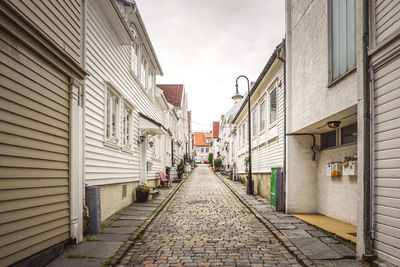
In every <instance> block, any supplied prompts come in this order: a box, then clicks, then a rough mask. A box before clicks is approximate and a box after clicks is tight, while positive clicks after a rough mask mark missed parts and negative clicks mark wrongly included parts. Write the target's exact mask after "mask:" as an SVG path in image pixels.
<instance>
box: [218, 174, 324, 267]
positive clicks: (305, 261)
mask: <svg viewBox="0 0 400 267" xmlns="http://www.w3.org/2000/svg"><path fill="white" fill-rule="evenodd" d="M214 174H215V175H216V176H217V177H218V178H219V179H220V180H221V181H222V182H223V183H224V184H225V185H226V186H227V187H228V188H229V190H231V191H232V193H233V194H234V195H235V196H236V197H237V198H238V199H239V200H240V202H242V203H243V204H244V205H245V206H246V207H247V208H248V209H249V210H250V211H251V212H252V213H253V214H254V215H255V216H256V218H257V219H258V220H259V221H261V222H262V223H263V224H264V225H265V226H266V227H267V229H268V230H269V231H270V232H271V233H272V234H273V235H274V237H275V238H276V239H277V240H278V241H279V242H280V243H281V244H282V245H283V246H284V247H285V248H286V250H287V251H288V252H289V253H290V254H292V255H293V256H294V257H295V258H296V260H297V262H298V263H300V264H301V265H303V266H316V265H315V264H314V263H313V262H312V260H310V259H309V258H308V257H307V256H306V255H304V254H303V253H302V252H301V251H300V250H299V249H298V248H297V247H296V246H295V245H294V244H293V243H292V242H291V241H290V240H289V239H288V238H287V237H286V236H285V235H284V234H283V233H281V232H280V231H279V230H278V229H277V228H276V227H275V226H274V225H273V224H272V223H271V222H270V221H268V220H267V219H265V218H264V217H263V216H262V215H261V214H260V213H259V212H258V211H257V210H256V209H255V208H253V207H252V206H251V205H250V204H248V203H247V201H246V200H245V199H244V198H242V196H240V195H239V194H238V193H237V192H236V191H235V189H233V188H232V187H231V185H230V184H228V183H227V182H226V181H225V180H224V179H223V178H222V177H220V176H219V175H218V174H217V173H215V172H214Z"/></svg>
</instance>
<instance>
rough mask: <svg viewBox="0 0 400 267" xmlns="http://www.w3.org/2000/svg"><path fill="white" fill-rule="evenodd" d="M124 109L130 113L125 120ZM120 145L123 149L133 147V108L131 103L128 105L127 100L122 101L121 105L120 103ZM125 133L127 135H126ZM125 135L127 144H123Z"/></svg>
mask: <svg viewBox="0 0 400 267" xmlns="http://www.w3.org/2000/svg"><path fill="white" fill-rule="evenodd" d="M125 111H127V112H128V113H130V116H129V119H128V120H126V121H125V116H126V115H127V113H125ZM121 116H122V119H121V122H122V129H121V131H122V135H121V136H122V142H121V144H122V147H123V148H124V149H128V150H132V149H133V143H132V140H133V123H132V122H133V118H132V117H133V108H132V105H130V104H129V103H128V102H127V101H124V103H123V105H122V114H121ZM126 134H127V135H126ZM126 137H127V139H128V140H127V144H125V138H126Z"/></svg>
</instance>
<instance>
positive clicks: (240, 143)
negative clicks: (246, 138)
mask: <svg viewBox="0 0 400 267" xmlns="http://www.w3.org/2000/svg"><path fill="white" fill-rule="evenodd" d="M238 139H239V147H240V146H242V127H239V134H238Z"/></svg>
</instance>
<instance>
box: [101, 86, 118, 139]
mask: <svg viewBox="0 0 400 267" xmlns="http://www.w3.org/2000/svg"><path fill="white" fill-rule="evenodd" d="M109 94H110V95H111V96H114V97H115V99H116V100H117V101H118V102H117V105H116V106H117V107H116V115H115V136H111V131H112V110H113V104H112V102H113V101H111V107H110V113H108V95H109ZM109 114H110V115H111V116H110V115H109ZM120 117H121V94H120V93H119V92H118V91H117V90H116V89H115V87H114V86H113V85H111V83H107V84H106V87H105V101H104V142H106V143H108V144H111V145H113V146H120V143H121V138H120V133H119V132H120V131H119V129H120ZM108 125H110V136H108V127H109V126H108ZM113 139H114V140H113Z"/></svg>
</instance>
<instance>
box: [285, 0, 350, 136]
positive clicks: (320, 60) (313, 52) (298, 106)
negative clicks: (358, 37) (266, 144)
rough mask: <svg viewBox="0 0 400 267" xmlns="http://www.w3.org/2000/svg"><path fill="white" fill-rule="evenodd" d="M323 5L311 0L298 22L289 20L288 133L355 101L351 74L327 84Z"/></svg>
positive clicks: (325, 5) (326, 11) (325, 24)
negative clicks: (332, 83)
mask: <svg viewBox="0 0 400 267" xmlns="http://www.w3.org/2000/svg"><path fill="white" fill-rule="evenodd" d="M296 3H297V2H296ZM303 5H305V4H304V3H303V4H301V6H303ZM293 6H294V8H292V10H294V9H297V4H293ZM327 8H328V2H327V1H313V2H312V3H311V4H310V6H309V7H308V9H306V11H304V12H305V14H304V16H303V17H302V18H301V20H300V21H298V22H295V21H292V23H295V24H292V44H293V45H292V47H291V55H292V58H291V59H289V62H290V64H291V65H292V66H291V83H292V90H290V93H291V97H290V99H291V102H290V103H288V105H290V106H291V116H289V118H288V119H289V120H291V121H290V125H291V132H295V131H298V130H300V129H302V128H305V127H307V126H308V125H310V124H313V123H315V122H318V121H320V120H322V119H324V118H326V117H328V116H330V115H332V114H335V113H337V112H339V111H341V110H344V109H346V108H348V107H351V106H353V105H355V104H357V77H356V75H355V73H352V74H350V75H348V76H347V77H345V78H344V79H343V80H341V81H339V82H337V83H336V84H335V85H333V86H331V87H328V85H329V68H328V67H329V49H328V48H329V47H328V9H327ZM293 19H294V18H293Z"/></svg>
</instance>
